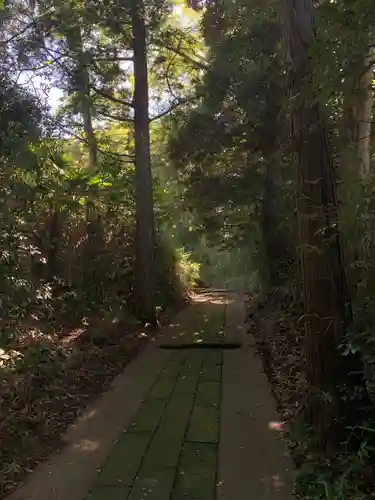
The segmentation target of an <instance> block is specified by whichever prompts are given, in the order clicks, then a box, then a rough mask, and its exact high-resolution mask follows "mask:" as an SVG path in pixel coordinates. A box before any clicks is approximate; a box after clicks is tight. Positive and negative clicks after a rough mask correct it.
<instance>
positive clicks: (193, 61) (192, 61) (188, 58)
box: [153, 40, 208, 70]
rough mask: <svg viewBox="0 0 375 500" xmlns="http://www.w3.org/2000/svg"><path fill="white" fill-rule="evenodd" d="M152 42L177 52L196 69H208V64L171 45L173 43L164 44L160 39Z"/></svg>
mask: <svg viewBox="0 0 375 500" xmlns="http://www.w3.org/2000/svg"><path fill="white" fill-rule="evenodd" d="M153 43H154V44H155V45H158V46H159V47H163V48H165V49H167V50H169V51H171V52H173V53H174V54H177V55H178V56H180V57H181V58H182V59H184V60H185V61H186V62H188V63H190V64H191V65H192V66H193V67H194V68H196V69H203V70H207V69H208V65H207V64H205V63H204V62H203V61H197V60H196V59H194V58H193V57H191V56H189V54H186V53H185V52H181V50H180V49H179V48H176V47H173V45H168V44H166V43H164V42H162V41H159V40H154V41H153Z"/></svg>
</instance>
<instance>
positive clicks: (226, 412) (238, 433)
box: [9, 291, 292, 500]
mask: <svg viewBox="0 0 375 500" xmlns="http://www.w3.org/2000/svg"><path fill="white" fill-rule="evenodd" d="M252 344H253V342H252V339H251V338H250V337H249V335H248V334H246V327H245V308H244V304H243V301H242V300H241V297H239V296H238V295H237V294H235V293H229V292H222V291H206V292H203V291H202V292H201V293H199V294H197V295H196V296H195V297H194V303H193V304H192V305H191V306H190V307H188V308H187V309H185V310H183V311H181V312H180V313H179V314H178V315H177V316H176V317H175V318H174V319H173V321H172V323H171V324H170V325H169V326H168V327H166V328H164V329H163V330H162V331H161V332H160V333H159V334H158V336H157V339H156V340H155V341H154V342H153V343H152V344H151V345H150V346H149V347H148V348H147V349H146V350H145V351H144V352H143V353H142V354H141V355H140V356H139V357H138V358H137V359H136V360H135V361H133V362H132V363H131V364H130V365H129V366H128V367H127V368H126V370H125V372H124V374H122V375H121V376H120V377H118V378H117V379H116V380H115V383H114V384H113V388H112V390H111V391H109V392H108V393H106V394H104V395H103V396H102V398H100V399H99V400H98V401H97V402H96V403H95V404H94V405H92V406H91V407H90V408H88V409H87V410H86V411H85V413H84V415H83V416H82V417H81V418H80V419H79V421H78V422H77V423H76V424H75V425H74V426H72V428H71V429H70V430H69V432H68V433H67V436H66V440H67V446H66V447H65V448H64V449H63V450H62V452H61V453H60V454H58V455H56V456H54V457H51V459H50V460H49V461H48V462H46V463H44V464H41V465H40V466H39V467H38V469H37V470H36V471H35V472H34V473H33V474H32V475H31V476H30V478H29V481H28V482H27V483H26V484H25V486H24V487H22V488H21V489H19V490H18V491H16V492H14V493H13V494H12V495H11V496H10V497H9V500H26V499H27V500H37V499H38V500H41V499H43V500H141V499H142V500H183V499H189V500H216V499H217V500H287V499H291V497H292V472H291V470H292V464H291V461H290V459H289V458H288V455H287V450H286V445H285V443H284V442H283V441H282V439H281V436H280V432H279V431H278V429H279V428H280V426H279V425H278V423H277V420H278V416H277V413H276V411H275V403H274V400H273V397H272V396H271V394H270V390H269V386H268V382H267V379H266V377H265V375H264V374H263V371H262V367H261V363H260V361H259V360H258V358H257V357H256V356H255V355H254V352H253V347H252Z"/></svg>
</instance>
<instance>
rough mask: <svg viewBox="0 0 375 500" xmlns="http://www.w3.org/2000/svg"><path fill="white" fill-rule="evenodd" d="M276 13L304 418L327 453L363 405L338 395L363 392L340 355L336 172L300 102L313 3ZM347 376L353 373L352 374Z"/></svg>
mask: <svg viewBox="0 0 375 500" xmlns="http://www.w3.org/2000/svg"><path fill="white" fill-rule="evenodd" d="M283 15H284V29H285V41H286V46H287V52H288V59H289V61H288V62H289V64H290V89H291V97H292V98H291V106H292V109H291V114H292V134H293V140H294V148H295V158H296V164H297V169H298V192H297V211H298V222H299V250H300V256H301V269H302V280H303V289H304V302H305V314H304V322H305V334H306V341H305V350H306V356H307V361H308V365H307V378H308V384H309V394H308V404H307V413H306V416H307V417H308V419H309V421H310V422H311V423H312V424H313V426H314V427H315V429H316V431H317V433H318V442H319V445H320V446H321V447H324V448H326V449H332V448H335V446H336V445H337V440H338V439H339V438H340V437H341V435H340V432H341V431H342V430H343V429H344V428H345V426H346V425H347V424H348V422H349V420H351V418H353V419H354V415H353V414H354V413H355V412H356V410H357V409H359V408H360V407H361V408H362V406H363V401H364V400H363V401H359V400H358V399H357V398H356V397H355V396H353V398H352V399H351V398H347V399H348V400H350V401H348V402H347V403H345V402H344V398H341V397H340V390H342V389H343V388H344V389H345V390H347V389H348V388H351V387H353V386H357V387H358V388H360V389H361V395H362V396H363V397H364V398H366V395H367V391H366V386H365V383H364V381H363V375H362V372H361V368H362V366H361V361H360V360H359V359H358V358H357V357H356V356H354V355H350V354H349V355H348V356H346V357H344V356H342V355H341V354H340V352H339V345H340V343H341V342H342V340H343V335H344V333H345V327H346V325H347V323H348V321H350V319H351V309H350V300H349V297H348V288H347V282H346V273H345V269H344V265H343V259H342V251H341V242H340V234H339V227H338V209H337V199H336V182H335V172H334V166H333V161H332V153H331V148H330V143H329V138H328V134H327V127H326V124H325V120H324V117H323V114H322V112H321V109H320V107H319V104H318V103H315V102H311V101H309V100H306V99H305V98H304V97H303V96H304V95H306V87H305V85H306V83H307V82H308V81H309V79H310V75H311V67H310V65H311V60H310V58H309V47H310V45H311V44H312V43H313V42H314V40H315V37H316V31H315V24H314V14H313V4H312V0H283ZM353 372H356V375H351V374H352V373H353ZM367 396H368V395H367ZM356 417H358V415H356ZM358 421H360V420H358V419H357V423H358ZM340 424H341V425H340Z"/></svg>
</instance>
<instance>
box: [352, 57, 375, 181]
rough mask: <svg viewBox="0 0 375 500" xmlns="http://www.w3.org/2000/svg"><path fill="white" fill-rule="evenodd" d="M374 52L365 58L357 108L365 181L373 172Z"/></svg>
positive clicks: (361, 172) (362, 175)
mask: <svg viewBox="0 0 375 500" xmlns="http://www.w3.org/2000/svg"><path fill="white" fill-rule="evenodd" d="M373 57H374V53H373V50H371V51H370V52H369V54H368V55H367V56H366V57H365V60H364V71H363V74H362V75H361V77H360V79H359V94H360V96H359V97H360V98H359V102H358V104H357V106H356V118H357V124H358V125H357V134H356V135H357V137H356V141H357V145H358V158H359V161H360V162H361V164H360V174H361V178H362V179H363V180H366V179H368V176H369V174H370V170H371V122H372V107H373V102H374V99H373V91H372V80H373V66H372V60H373Z"/></svg>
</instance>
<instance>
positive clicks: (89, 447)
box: [74, 439, 100, 453]
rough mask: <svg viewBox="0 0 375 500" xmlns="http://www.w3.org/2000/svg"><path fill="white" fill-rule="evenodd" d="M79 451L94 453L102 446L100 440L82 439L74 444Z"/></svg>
mask: <svg viewBox="0 0 375 500" xmlns="http://www.w3.org/2000/svg"><path fill="white" fill-rule="evenodd" d="M74 448H75V449H76V450H77V451H83V452H84V453H93V452H94V451H97V450H98V449H99V448H100V443H99V441H92V440H91V439H81V441H80V442H79V443H77V444H75V445H74Z"/></svg>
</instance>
